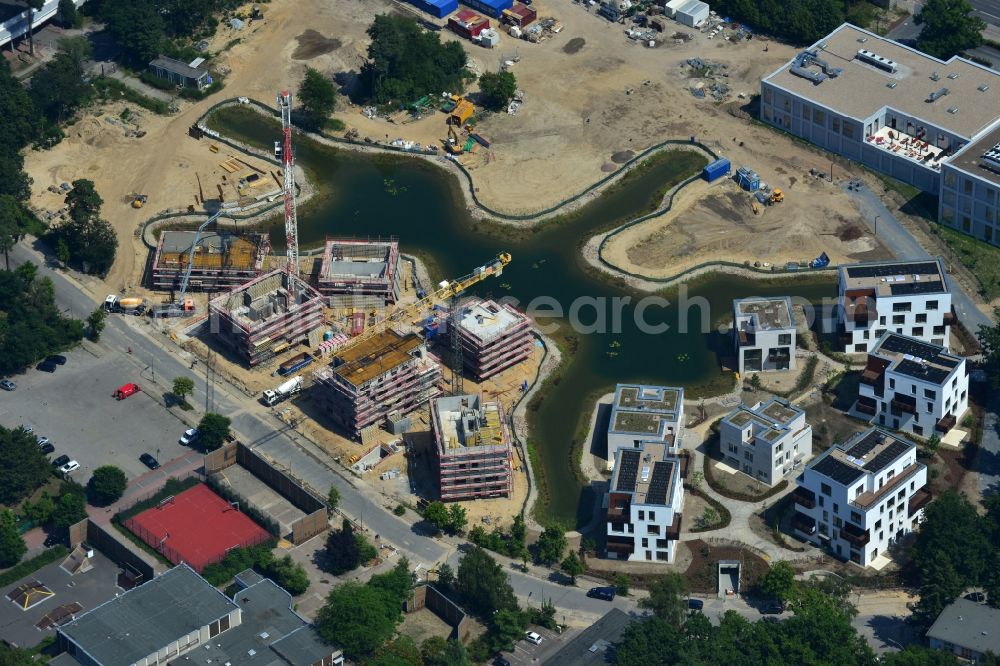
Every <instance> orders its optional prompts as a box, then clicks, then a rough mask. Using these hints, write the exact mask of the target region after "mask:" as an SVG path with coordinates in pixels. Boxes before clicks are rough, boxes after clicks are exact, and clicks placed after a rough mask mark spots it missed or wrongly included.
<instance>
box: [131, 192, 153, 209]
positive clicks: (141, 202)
mask: <svg viewBox="0 0 1000 666" xmlns="http://www.w3.org/2000/svg"><path fill="white" fill-rule="evenodd" d="M148 200H149V197H147V196H146V195H145V194H137V195H135V197H133V198H132V208H142V207H143V206H145V205H146V202H147V201H148Z"/></svg>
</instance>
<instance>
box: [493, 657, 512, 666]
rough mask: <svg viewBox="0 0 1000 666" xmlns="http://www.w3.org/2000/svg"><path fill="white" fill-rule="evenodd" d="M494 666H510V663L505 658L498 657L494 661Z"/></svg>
mask: <svg viewBox="0 0 1000 666" xmlns="http://www.w3.org/2000/svg"><path fill="white" fill-rule="evenodd" d="M493 666H510V662H509V661H507V659H506V658H505V657H497V658H496V659H494V660H493Z"/></svg>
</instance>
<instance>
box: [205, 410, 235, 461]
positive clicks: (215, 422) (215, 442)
mask: <svg viewBox="0 0 1000 666" xmlns="http://www.w3.org/2000/svg"><path fill="white" fill-rule="evenodd" d="M229 424H230V420H229V417H228V416H223V415H222V414H216V413H215V412H208V413H207V414H205V415H204V416H202V417H201V421H199V422H198V440H197V441H198V444H199V445H200V446H201V447H202V448H204V449H205V450H206V451H214V450H216V449H217V448H219V447H220V446H222V445H223V444H225V443H226V439H227V438H228V437H229Z"/></svg>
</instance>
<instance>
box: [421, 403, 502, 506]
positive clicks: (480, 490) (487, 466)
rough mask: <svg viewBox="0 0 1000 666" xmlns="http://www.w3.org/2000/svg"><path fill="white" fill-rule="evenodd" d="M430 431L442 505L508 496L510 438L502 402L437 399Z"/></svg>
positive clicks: (432, 407)
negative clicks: (451, 502) (447, 502)
mask: <svg viewBox="0 0 1000 666" xmlns="http://www.w3.org/2000/svg"><path fill="white" fill-rule="evenodd" d="M431 430H432V433H433V436H434V451H435V455H436V459H437V466H438V487H439V490H440V497H441V499H442V500H443V501H455V500H470V499H480V498H485V497H509V496H510V494H511V492H512V491H513V481H512V473H511V440H510V433H509V431H508V430H507V423H506V420H505V418H504V413H503V408H502V407H501V405H500V403H498V402H484V401H483V400H482V398H481V397H480V396H478V395H457V396H448V397H444V398H437V399H435V400H432V401H431Z"/></svg>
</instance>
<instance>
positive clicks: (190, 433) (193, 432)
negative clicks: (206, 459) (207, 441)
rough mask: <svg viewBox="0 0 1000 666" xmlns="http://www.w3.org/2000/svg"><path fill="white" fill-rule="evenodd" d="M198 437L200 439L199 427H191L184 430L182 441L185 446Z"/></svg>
mask: <svg viewBox="0 0 1000 666" xmlns="http://www.w3.org/2000/svg"><path fill="white" fill-rule="evenodd" d="M196 439H198V429H197V428H191V429H190V430H185V431H184V434H183V435H181V439H180V442H181V444H183V445H184V446H187V445H188V444H190V443H191V442H193V441H194V440H196Z"/></svg>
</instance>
